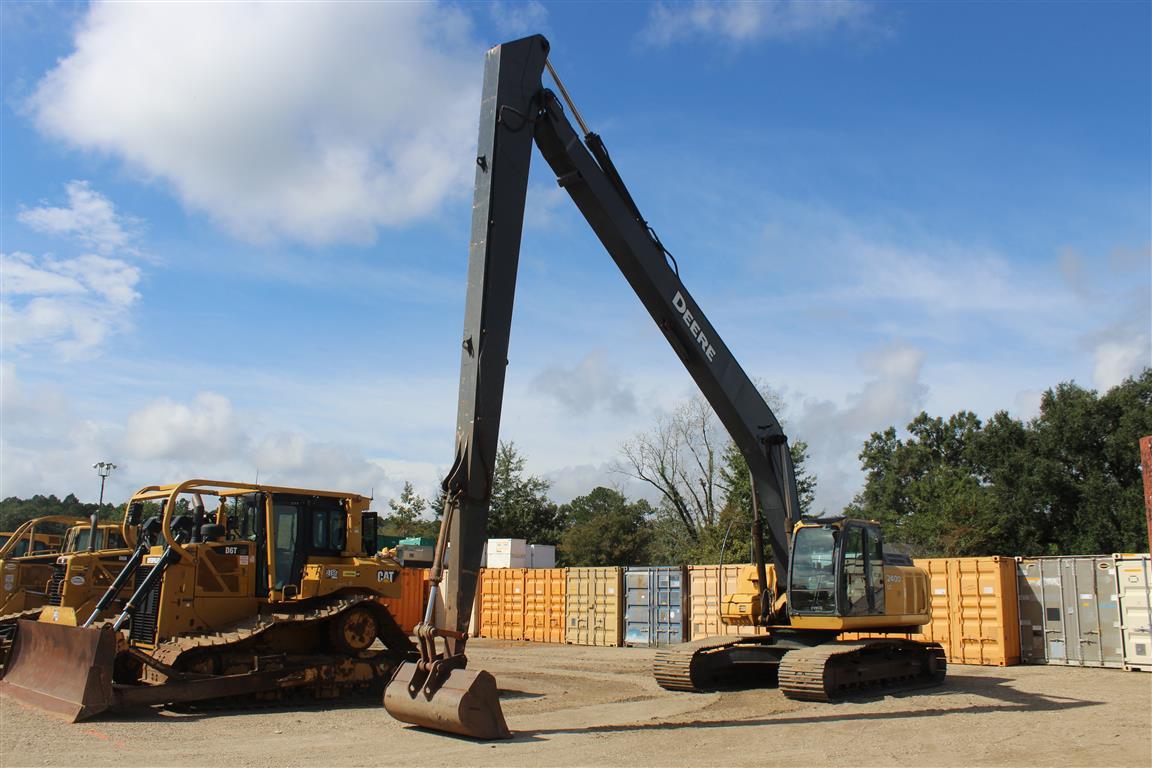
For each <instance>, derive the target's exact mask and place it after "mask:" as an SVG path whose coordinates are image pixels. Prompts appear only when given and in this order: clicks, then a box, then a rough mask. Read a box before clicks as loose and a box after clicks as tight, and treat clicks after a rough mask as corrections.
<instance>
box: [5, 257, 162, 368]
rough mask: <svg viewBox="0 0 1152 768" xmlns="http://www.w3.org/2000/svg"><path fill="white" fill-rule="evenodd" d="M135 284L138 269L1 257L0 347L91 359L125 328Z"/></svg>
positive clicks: (104, 262)
mask: <svg viewBox="0 0 1152 768" xmlns="http://www.w3.org/2000/svg"><path fill="white" fill-rule="evenodd" d="M139 281H140V270H139V269H138V268H136V267H134V266H132V265H131V264H129V263H127V262H125V261H121V260H120V259H113V258H108V257H104V256H97V255H95V254H88V255H84V256H78V257H76V258H73V259H56V258H53V257H51V256H44V257H41V258H37V257H35V256H32V255H30V254H27V253H20V252H16V253H11V254H7V253H5V254H0V297H2V298H0V324H2V327H3V331H2V334H0V336H2V339H0V347H2V348H3V349H4V350H5V351H12V350H23V349H29V348H34V347H42V346H48V347H51V348H52V349H54V350H55V351H56V352H57V353H58V354H60V355H62V356H63V357H78V356H84V355H88V354H91V353H93V352H94V351H95V350H96V349H97V348H98V347H99V346H100V345H101V344H103V343H104V341H105V340H106V339H107V338H108V337H109V336H110V335H111V334H113V333H116V332H118V331H121V330H123V329H124V328H125V327H126V326H127V325H128V323H129V319H130V309H131V307H132V305H133V304H134V303H135V302H136V300H137V299H138V298H139V296H140V295H139V294H138V293H137V292H136V285H137V284H138V283H139Z"/></svg>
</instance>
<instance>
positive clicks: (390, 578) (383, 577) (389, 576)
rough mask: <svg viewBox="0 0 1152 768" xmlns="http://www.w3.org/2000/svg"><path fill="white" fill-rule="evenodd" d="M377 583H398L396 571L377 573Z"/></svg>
mask: <svg viewBox="0 0 1152 768" xmlns="http://www.w3.org/2000/svg"><path fill="white" fill-rule="evenodd" d="M376 581H386V582H388V583H389V584H391V583H392V582H394V581H396V571H376Z"/></svg>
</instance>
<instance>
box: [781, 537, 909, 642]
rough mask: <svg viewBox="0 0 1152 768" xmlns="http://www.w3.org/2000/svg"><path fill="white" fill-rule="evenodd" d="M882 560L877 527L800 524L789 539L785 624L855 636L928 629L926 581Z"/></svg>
mask: <svg viewBox="0 0 1152 768" xmlns="http://www.w3.org/2000/svg"><path fill="white" fill-rule="evenodd" d="M897 560H899V558H886V556H885V553H884V538H883V533H882V532H881V530H880V526H879V525H878V524H877V523H875V522H872V521H869V520H853V519H851V518H822V519H805V520H802V521H801V522H800V523H798V524H797V525H796V527H795V529H794V530H793V534H792V548H791V563H790V567H789V572H788V586H787V590H788V591H787V595H788V614H789V624H790V625H791V626H793V627H798V628H809V629H835V630H843V631H854V630H858V629H872V628H877V627H900V628H903V629H904V630H905V631H907V630H908V628H911V627H915V626H919V625H921V624H925V623H927V621H928V619H929V616H928V576H927V574H926V573H925V572H924V571H922V570H920V569H919V568H916V567H914V566H912V565H911V564H910V563H908V564H896V561H897Z"/></svg>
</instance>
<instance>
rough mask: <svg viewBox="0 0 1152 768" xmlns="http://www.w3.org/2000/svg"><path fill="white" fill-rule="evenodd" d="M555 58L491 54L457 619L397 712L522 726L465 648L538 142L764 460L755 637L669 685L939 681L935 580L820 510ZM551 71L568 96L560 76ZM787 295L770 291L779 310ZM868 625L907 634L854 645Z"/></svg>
mask: <svg viewBox="0 0 1152 768" xmlns="http://www.w3.org/2000/svg"><path fill="white" fill-rule="evenodd" d="M548 52H549V45H548V41H547V40H546V39H544V38H543V37H541V36H539V35H536V36H532V37H527V38H523V39H521V40H516V41H513V42H510V43H505V44H504V45H500V46H497V47H496V48H493V49H491V50H490V51H488V53H487V58H486V61H485V70H484V85H483V91H482V94H481V107H480V115H481V116H480V133H479V142H478V150H477V157H476V170H475V173H476V185H475V192H474V197H473V207H472V211H473V216H472V236H471V246H470V252H469V262H468V282H467V285H468V289H467V298H466V304H465V311H464V333H463V338H462V344H461V347H462V351H461V357H460V361H461V373H460V390H459V399H458V411H457V422H456V445H455V460H454V462H453V464H452V468H451V470H450V471H449V473H448V476H447V478H446V479H445V480H444V483H443V488H444V493H445V499H446V503H445V507H444V517H443V524H442V526H441V529H440V530H441V533H440V539H439V541H438V542H437V547H436V555H435V560H434V561H433V566H432V571H431V574H430V577H429V581H430V584H431V590H432V596H431V598H430V600H429V605H430V606H431V605H433V604H435V602H436V600H437V596H438V595H439V594H441V591H442V594H443V597H444V603H445V607H446V610H445V611H444V614H445V616H444V619H443V621H442V626H437V625H436V624H435V623H434V621H433V619H434V614H433V612H432V611H431V610H429V611H428V612H427V613H426V615H425V618H424V621H423V622H422V623H421V624H419V625H417V627H416V629H415V636H416V640H417V644H418V646H419V649H420V658H419V659H418V660H416V661H414V662H411V663H406V664H404V665H402V666H401V667H400V668H399V669H398V670H397V673H396V676H395V677H394V678H393V680H392V682H391V683H390V684H389V686H388V688H387V691H386V692H385V698H384V704H385V707H386V709H387V711H388V712H389V713H390V714H391V715H392V716H393V717H395V718H397V719H398V720H401V721H403V722H407V723H412V724H415V725H419V726H424V727H427V728H431V729H435V730H442V731H447V732H451V733H456V734H460V735H463V736H470V737H474V738H482V739H493V738H506V737H508V736H509V735H510V731H509V729H508V726H507V723H506V721H505V719H504V715H503V712H502V711H501V708H500V700H499V695H498V688H497V685H496V682H495V679H494V678H493V676H492V675H491V674H489V673H488V672H485V671H483V670H479V671H474V670H470V669H468V668H467V665H468V658H467V656H466V654H465V646H466V643H467V640H468V634H467V633H468V623H469V618H470V616H471V612H472V608H473V605H474V598H475V594H476V582H477V575H478V572H479V569H480V561H481V556H482V553H483V548H484V541H485V539H486V538H487V519H488V510H489V503H490V498H491V490H492V475H493V467H494V466H495V463H496V461H495V459H496V452H497V448H498V446H499V428H500V415H501V407H502V400H503V395H504V376H505V369H506V366H507V361H508V360H509V355H508V347H509V338H510V329H511V322H512V306H513V297H514V294H515V283H516V270H517V264H518V260H519V254H520V238H521V232H522V228H523V222H524V206H525V196H526V193H527V189H528V168H529V163H530V160H531V156H532V147H533V144H535V146H536V147H537V148H538V149H539V151H540V153H541V154H542V155H543V157H544V160H545V161H546V162H547V163H548V165H549V166H550V167H551V169H552V171H553V172H554V173H555V175H556V180H557V183H558V184H559V185H560V187H561V188H563V189H564V190H565V191H566V192H567V193H568V194H569V196H570V197H571V198H572V201H573V202H574V203H575V205H576V207H577V208H578V209H579V211H580V213H581V214H582V215H583V216H584V218H585V219H586V220H587V221H588V224H589V225H590V226H591V228H592V230H593V231H594V232H595V234H596V236H597V237H598V238H599V239H600V241H601V243H602V244H603V245H604V247H605V249H606V250H607V251H608V254H609V255H610V256H611V257H612V259H613V261H614V262H615V263H616V266H617V267H618V268H619V270H620V272H621V274H622V276H623V277H624V279H625V280H626V281H627V282H628V284H629V286H630V287H631V288H632V289H633V291H634V292H635V294H636V296H637V298H638V299H639V300H640V302H641V303H642V304H643V305H644V307H645V309H647V311H648V313H649V314H650V315H651V316H652V319H653V320H654V321H655V323H656V327H657V328H658V329H659V330H660V332H661V333H662V334H663V336H664V338H665V339H666V340H667V341H668V343H669V344H670V345H671V347H672V349H673V351H674V352H675V354H676V355H677V357H678V358H679V359H680V361H681V362H682V363H683V365H684V366H685V368H686V369H687V370H688V372H689V374H690V375H691V376H692V378H693V380H694V381H695V383H696V385H697V386H698V387H699V388H700V391H701V392H702V393H703V395H704V396H705V397H706V398H707V400H708V402H709V403H710V405H711V406H712V408H713V410H714V411H715V413H716V415H717V417H718V418H719V420H720V422H721V423H722V424H723V425H724V427H725V428H726V429H727V431H728V433H729V435H730V436H731V438H732V440H733V442H734V443H735V444H736V446H737V447H738V448H739V450H740V452H741V454H742V455H743V456H744V458H745V459H746V460H747V463H748V467H749V470H750V481H751V486H752V510H751V511H752V519H753V523H752V528H751V533H752V541H753V549H754V556H753V560H754V565H752V566H751V567H749V568H748V569H746V571H745V573H744V576H743V579H742V584H741V588H740V589H739V590H737V591H736V592H735V593H733V594H731V595H729V596H727V597H726V599H725V605H724V613H725V615H726V620H727V621H728V622H730V623H736V624H744V625H747V626H749V627H753V628H754V629H753V630H751V631H752V632H754V633H755V634H751V635H750V636H742V637H717V638H712V639H710V640H703V641H701V642H697V643H690V644H686V645H681V646H673V647H671V648H668V649H666V650H664V651H661V652H660V653H659V654H658V656H657V658H656V661H655V669H654V673H655V677H656V681H657V682H658V683H659V684H660V685H661V686H662V687H664V688H666V689H670V690H675V691H697V690H704V689H709V688H713V687H715V686H717V685H720V684H721V683H722V682H724V681H725V680H729V679H731V678H732V677H739V678H742V679H744V680H752V679H756V680H768V681H774V682H776V683H777V684H778V685H779V687H780V688H781V689H782V690H783V693H784V694H785V695H786V696H789V697H793V698H800V699H812V700H821V701H825V700H832V699H836V698H840V697H842V696H846V695H849V694H852V693H855V692H859V691H875V690H879V691H892V690H897V689H902V688H910V687H919V686H924V685H935V684H939V683H940V682H942V681H943V679H944V675H945V660H944V653H943V649H942V648H941V647H940V646H939V645H938V644H935V643H919V642H913V641H910V640H905V639H897V638H896V637H895V636H894V634H895V633H908V632H912V631H915V629H916V628H917V627H919V626H920V625H923V624H926V623H927V622H928V621H929V612H928V577H927V574H926V573H924V572H923V571H921V570H919V569H917V568H914V567H912V565H911V563H910V562H903V563H900V562H897V560H896V559H895V558H892V557H889V556H886V554H885V551H884V544H883V538H882V535H881V531H880V528H879V527H878V526H877V525H876V524H875V523H873V522H870V521H866V520H850V519H818V520H809V519H802V517H801V510H800V504H799V500H798V497H797V493H796V482H795V478H794V475H793V467H792V459H791V453H790V451H789V447H788V439H787V436H786V435H785V433H784V430H783V428H782V426H781V424H780V422H779V421H778V420H777V418H776V416H775V415H774V414H773V413H772V410H771V409H770V408H769V406H768V404H767V403H766V402H765V400H764V398H763V396H762V395H761V394H760V392H759V390H758V389H757V387H756V386H755V384H754V383H753V382H752V381H751V380H750V379H749V377H748V375H747V374H746V373H745V372H744V370H743V369H742V368H741V367H740V365H739V363H738V362H737V361H736V358H735V357H734V356H733V354H732V352H731V351H730V350H729V349H728V347H727V346H726V345H725V343H724V341H723V340H722V339H721V338H720V335H719V334H718V333H717V332H716V329H715V328H714V327H713V326H712V324H711V323H710V322H709V321H708V319H707V318H706V317H705V315H704V313H703V312H702V311H701V310H700V307H699V305H698V304H697V303H696V302H695V300H694V299H693V298H692V296H691V294H690V293H689V292H688V289H687V288H685V286H684V284H683V282H681V279H680V273H679V267H678V265H677V262H676V260H675V259H674V258H673V257H672V255H671V254H670V253H669V252H668V250H667V249H666V248H665V247H664V245H663V244H662V243H661V241H660V239H659V238H658V237H657V236H656V234H655V231H654V230H653V228H652V227H651V226H650V225H649V224H648V222H647V220H646V219H645V218H644V217H643V216H642V215H641V213H640V210H639V208H638V207H637V205H636V202H635V201H634V200H633V198H632V196H631V194H630V193H629V191H628V189H627V188H626V187H625V185H624V182H623V180H622V179H621V177H620V174H619V173H618V171H617V169H616V167H615V165H614V164H613V162H612V159H611V158H610V157H609V155H608V151H607V149H606V148H605V146H604V142H603V141H602V140H601V139H600V137H599V136H597V135H596V134H595V133H593V132H591V131H590V130H588V128H587V126H586V125H585V123H584V121H583V119H582V117H581V115H580V113H579V112H578V111H577V109H576V107H575V105H574V104H573V103H572V99H571V98H570V97H569V95H568V93H567V91H566V90H565V88H564V85H563V84H562V83H561V82H560V79H559V77H557V75H556V72H555V70H554V69H553V67H552V65H551V64H550V62H549V60H548ZM546 69H547V70H548V72H549V73H550V75H551V77H552V80H553V81H554V82H555V84H556V87H557V88H558V89H559V92H560V95H559V96H558V95H557V94H556V93H555V92H553V91H552V90H551V89H549V88H545V87H544V85H543V84H542V78H543V75H544V71H545V70H546ZM561 99H563V103H562V102H561ZM564 104H567V110H566V109H565V106H564ZM568 114H570V115H572V117H573V118H574V119H575V120H576V122H577V123H578V124H579V125H580V129H581V130H580V133H577V131H576V130H575V129H574V128H573V126H572V124H571V122H569V119H568ZM770 303H771V297H770V295H766V296H765V313H768V312H769V311H770ZM449 544H451V547H449V546H448V545H449ZM860 630H864V631H868V632H890V633H894V634H893V636H892V637H891V639H888V638H883V639H877V640H866V641H859V642H846V641H840V640H838V639H837V638H838V636H839V635H840V634H841V633H844V632H856V631H860ZM751 672H758V673H762V674H757V675H753V674H750V673H751ZM763 673H767V674H763Z"/></svg>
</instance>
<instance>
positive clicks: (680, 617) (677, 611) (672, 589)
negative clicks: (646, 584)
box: [653, 568, 684, 645]
mask: <svg viewBox="0 0 1152 768" xmlns="http://www.w3.org/2000/svg"><path fill="white" fill-rule="evenodd" d="M653 570H654V571H655V580H656V588H655V590H654V592H655V595H656V601H655V605H654V606H653V611H654V620H653V629H654V635H655V636H654V638H653V645H672V644H675V643H681V642H683V641H684V614H683V611H682V606H683V604H684V590H683V583H684V581H683V580H684V573H683V571H682V570H681V569H679V568H655V569H653Z"/></svg>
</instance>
